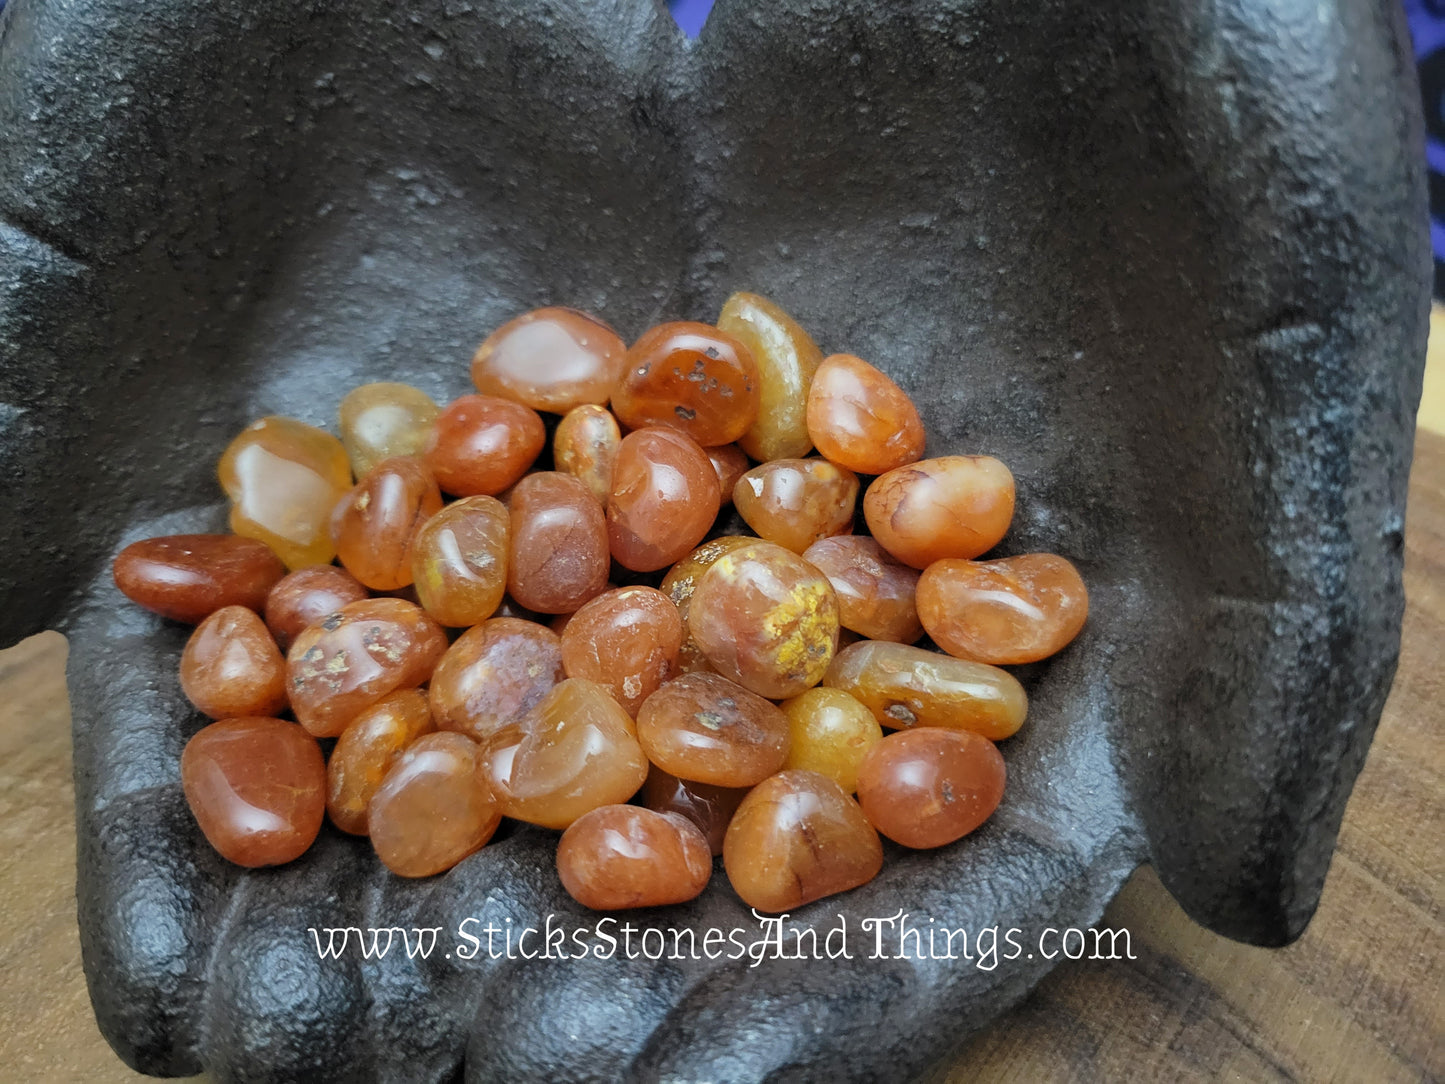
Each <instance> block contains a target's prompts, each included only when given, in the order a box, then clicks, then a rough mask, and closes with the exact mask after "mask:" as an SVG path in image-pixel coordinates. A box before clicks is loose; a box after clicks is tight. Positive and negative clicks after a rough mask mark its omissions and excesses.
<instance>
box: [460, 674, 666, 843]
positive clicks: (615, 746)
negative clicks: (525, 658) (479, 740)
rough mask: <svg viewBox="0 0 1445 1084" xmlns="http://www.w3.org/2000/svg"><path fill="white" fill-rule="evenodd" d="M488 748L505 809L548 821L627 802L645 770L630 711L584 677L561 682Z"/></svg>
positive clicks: (562, 823)
mask: <svg viewBox="0 0 1445 1084" xmlns="http://www.w3.org/2000/svg"><path fill="white" fill-rule="evenodd" d="M485 749H486V757H487V773H488V778H489V779H490V780H491V782H492V789H493V790H494V791H495V792H496V795H497V797H498V799H499V800H500V801H501V803H502V811H503V812H504V813H505V814H506V815H507V816H509V817H515V818H516V819H517V820H521V821H528V822H530V823H532V824H540V825H541V826H542V827H544V828H566V827H567V826H568V825H569V824H571V823H572V822H573V821H575V820H576V819H577V818H578V817H580V816H582V814H584V813H587V812H590V811H591V810H593V809H596V808H598V807H599V806H604V805H615V804H617V803H620V802H625V801H627V799H629V798H631V797H632V796H633V795H634V794H636V793H637V788H639V787H640V786H642V782H643V780H644V779H646V778H647V758H646V757H644V756H643V755H642V749H641V747H640V746H639V745H638V743H637V729H636V727H634V726H633V724H632V719H631V717H630V716H628V714H627V712H625V711H623V710H622V706H621V705H620V704H618V703H617V701H616V700H614V699H613V698H612V696H611V694H610V693H608V692H607V690H606V689H604V688H602V686H600V685H596V684H594V683H592V682H590V681H583V680H581V679H580V678H567V679H566V680H565V681H561V682H558V683H557V685H556V686H555V687H554V688H552V689H550V690H549V691H548V692H547V693H546V695H544V696H543V697H542V698H541V699H540V700H538V701H537V703H536V704H535V705H534V706H533V707H532V708H531V710H529V711H528V712H527V713H526V714H525V715H523V716H522V717H521V718H519V719H517V720H516V721H514V722H511V723H507V724H506V725H505V726H503V727H501V728H500V729H499V730H497V731H496V732H495V733H494V734H492V735H491V737H490V738H489V739H488V740H487V743H486V746H485Z"/></svg>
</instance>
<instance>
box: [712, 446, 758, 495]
mask: <svg viewBox="0 0 1445 1084" xmlns="http://www.w3.org/2000/svg"><path fill="white" fill-rule="evenodd" d="M703 451H705V452H706V453H707V458H708V461H709V462H710V463H712V469H713V470H714V471H715V472H716V473H717V487H718V493H719V494H720V495H721V496H722V503H723V504H724V505H729V504H732V502H733V487H734V486H736V485H737V484H738V479H739V478H741V477H742V476H743V475H744V474H746V473H747V472H748V467H749V466H751V464H750V463H749V462H748V456H747V453H746V452H744V451H743V450H742V449H741V448H739V447H738V446H737V445H736V444H719V445H717V446H716V447H713V448H704V449H703Z"/></svg>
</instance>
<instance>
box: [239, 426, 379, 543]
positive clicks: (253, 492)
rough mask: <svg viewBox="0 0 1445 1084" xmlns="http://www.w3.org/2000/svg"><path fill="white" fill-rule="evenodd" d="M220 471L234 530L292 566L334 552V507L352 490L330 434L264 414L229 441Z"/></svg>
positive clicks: (342, 458)
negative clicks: (274, 552)
mask: <svg viewBox="0 0 1445 1084" xmlns="http://www.w3.org/2000/svg"><path fill="white" fill-rule="evenodd" d="M219 473H220V478H221V488H223V489H224V490H225V491H226V496H227V497H229V498H230V499H231V530H233V531H235V532H236V533H237V534H239V535H244V536H245V537H246V538H255V539H258V540H260V541H262V542H264V543H266V545H268V546H270V547H271V548H272V549H273V550H275V551H276V556H278V557H280V558H281V560H282V561H284V562H285V564H286V567H287V568H304V567H306V566H307V565H324V564H329V563H330V562H331V559H332V558H333V557H335V556H336V550H335V549H334V548H333V547H332V544H331V533H330V530H329V527H330V522H331V511H332V509H334V508H335V507H336V502H337V501H339V500H340V499H341V498H342V497H343V496H345V494H346V491H347V490H348V489H350V488H351V464H350V462H349V461H348V460H347V458H346V449H345V448H343V447H342V446H341V442H340V441H339V440H337V439H336V438H335V437H333V436H332V435H331V434H330V433H327V432H326V431H325V430H322V429H317V428H316V427H315V426H313V425H307V424H306V423H305V422H298V421H297V420H296V419H294V418H280V417H274V416H273V417H267V418H262V419H261V420H260V421H258V422H253V423H252V424H250V425H248V426H247V427H246V428H245V429H243V430H242V431H241V433H240V435H239V436H237V437H236V439H235V440H233V441H231V443H230V445H229V446H227V448H226V451H225V452H224V454H222V456H221V463H220V468H219Z"/></svg>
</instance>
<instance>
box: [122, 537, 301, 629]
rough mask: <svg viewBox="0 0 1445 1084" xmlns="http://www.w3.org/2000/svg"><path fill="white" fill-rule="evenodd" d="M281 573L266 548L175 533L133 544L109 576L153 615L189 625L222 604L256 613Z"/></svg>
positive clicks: (253, 543) (240, 540) (231, 539)
mask: <svg viewBox="0 0 1445 1084" xmlns="http://www.w3.org/2000/svg"><path fill="white" fill-rule="evenodd" d="M285 572H286V567H285V566H284V565H283V564H282V563H281V559H280V558H279V557H277V556H276V554H275V553H273V552H272V550H271V547H270V546H267V545H266V544H265V543H264V542H258V541H256V540H255V539H254V538H242V537H240V536H239V535H234V534H175V535H164V536H162V537H159V538H145V539H142V540H141V541H139V542H132V543H131V544H130V545H129V546H127V547H126V548H125V549H123V550H121V551H120V553H118V554H116V557H115V561H114V563H113V564H112V565H111V575H112V576H113V577H114V579H115V585H116V586H117V587H119V588H120V590H121V593H122V594H124V595H125V597H126V598H128V599H130V600H131V601H132V602H134V603H136V604H137V605H140V606H144V607H145V608H146V609H147V610H150V611H151V612H152V613H157V614H160V615H161V616H162V617H169V618H170V619H171V620H172V621H181V622H184V623H185V624H187V625H194V624H196V623H197V622H199V621H201V620H202V619H203V618H205V617H206V616H207V615H208V614H212V613H214V612H215V611H217V610H219V609H220V608H221V607H222V606H245V607H247V608H249V609H252V610H260V609H261V607H262V606H264V605H265V604H266V593H267V592H268V591H270V590H271V588H272V586H273V585H274V584H275V583H276V581H277V580H279V579H280V578H281V577H282V576H283V575H284V574H285Z"/></svg>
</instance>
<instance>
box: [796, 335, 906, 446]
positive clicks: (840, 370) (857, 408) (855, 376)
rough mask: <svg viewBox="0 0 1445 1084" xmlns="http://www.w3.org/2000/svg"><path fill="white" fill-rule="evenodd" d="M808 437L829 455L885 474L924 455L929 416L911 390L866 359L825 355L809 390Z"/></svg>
mask: <svg viewBox="0 0 1445 1084" xmlns="http://www.w3.org/2000/svg"><path fill="white" fill-rule="evenodd" d="M807 409H808V436H809V437H811V438H812V441H813V444H814V446H815V447H817V449H818V451H820V452H822V453H823V455H824V457H826V458H828V459H831V460H832V461H833V462H834V463H837V464H838V465H839V466H842V467H847V468H848V469H849V470H855V471H857V472H858V473H859V474H882V473H883V472H885V471H890V470H893V469H894V468H896V467H901V466H903V465H904V464H905V463H912V462H913V461H914V460H916V459H919V458H920V457H921V456H922V455H923V447H924V433H923V420H922V419H921V418H920V417H919V416H918V408H917V407H915V406H914V405H913V400H912V399H910V398H908V394H907V393H906V392H905V391H904V390H903V389H902V388H900V387H899V386H898V385H897V384H895V383H894V382H893V381H892V380H890V379H888V377H886V376H884V375H883V373H881V372H879V371H878V370H877V369H875V368H874V367H873V366H872V365H869V364H868V363H867V362H866V361H864V360H863V359H862V358H856V357H854V356H853V355H852V354H834V355H832V356H831V357H828V358H824V359H823V363H822V364H821V365H819V366H818V369H817V371H816V372H815V373H814V374H813V380H812V383H811V384H810V385H809V389H808V408H807Z"/></svg>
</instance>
